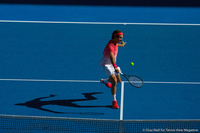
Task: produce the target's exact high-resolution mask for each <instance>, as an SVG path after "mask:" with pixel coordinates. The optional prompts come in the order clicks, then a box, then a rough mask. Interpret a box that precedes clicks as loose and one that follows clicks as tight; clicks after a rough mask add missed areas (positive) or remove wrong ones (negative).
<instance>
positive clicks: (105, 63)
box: [100, 30, 126, 109]
mask: <svg viewBox="0 0 200 133" xmlns="http://www.w3.org/2000/svg"><path fill="white" fill-rule="evenodd" d="M122 39H123V33H122V31H120V30H116V31H114V32H113V33H112V39H111V40H110V41H109V42H108V44H107V45H106V47H105V49H104V52H103V57H102V58H101V61H100V66H101V68H102V70H103V71H104V73H106V75H107V76H108V77H109V78H108V79H101V80H100V82H101V83H104V84H105V85H106V86H107V87H109V88H111V93H112V96H113V102H112V107H113V108H114V109H117V108H119V106H118V104H117V100H116V92H117V87H116V86H117V83H118V82H121V77H120V74H119V73H120V72H121V70H120V67H117V65H116V59H117V54H118V46H119V47H123V46H124V45H125V44H126V42H124V41H122ZM120 42H122V43H121V44H119V43H120ZM110 82H111V83H112V84H111V83H110Z"/></svg>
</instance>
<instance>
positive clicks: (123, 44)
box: [118, 41, 126, 47]
mask: <svg viewBox="0 0 200 133" xmlns="http://www.w3.org/2000/svg"><path fill="white" fill-rule="evenodd" d="M125 44H126V42H124V41H122V43H118V46H119V47H124V46H125Z"/></svg>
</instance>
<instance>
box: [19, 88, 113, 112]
mask: <svg viewBox="0 0 200 133" xmlns="http://www.w3.org/2000/svg"><path fill="white" fill-rule="evenodd" d="M82 94H83V95H84V96H85V98H84V99H64V100H49V101H41V99H46V98H52V97H55V95H50V96H47V97H40V98H36V99H34V100H31V101H27V102H25V103H18V104H15V105H20V106H26V107H29V108H35V109H39V110H42V111H47V112H52V113H62V114H85V115H103V113H95V112H86V113H84V112H79V113H75V112H57V111H53V110H50V109H45V108H43V106H45V105H58V106H68V107H75V108H100V107H104V108H112V106H111V105H107V106H92V105H88V106H82V105H79V104H77V103H75V102H83V101H91V100H97V98H96V97H94V96H93V95H95V94H102V92H93V93H82Z"/></svg>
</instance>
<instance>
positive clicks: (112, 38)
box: [112, 30, 122, 39]
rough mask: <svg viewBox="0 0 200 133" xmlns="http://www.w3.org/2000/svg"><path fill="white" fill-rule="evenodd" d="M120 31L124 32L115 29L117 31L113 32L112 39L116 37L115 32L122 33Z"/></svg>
mask: <svg viewBox="0 0 200 133" xmlns="http://www.w3.org/2000/svg"><path fill="white" fill-rule="evenodd" d="M120 32H122V31H120V30H115V31H113V33H112V39H114V37H115V35H114V34H116V33H120ZM116 37H118V36H116Z"/></svg>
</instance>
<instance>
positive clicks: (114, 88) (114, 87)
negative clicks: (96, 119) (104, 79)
mask: <svg viewBox="0 0 200 133" xmlns="http://www.w3.org/2000/svg"><path fill="white" fill-rule="evenodd" d="M108 81H109V82H111V83H112V86H111V93H112V97H113V102H112V107H113V108H114V109H118V108H119V106H118V104H117V100H116V92H117V77H116V76H115V74H112V75H111V76H110V77H109V80H108Z"/></svg>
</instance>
